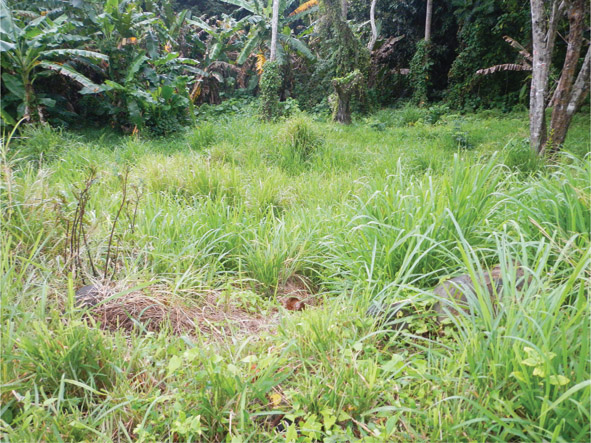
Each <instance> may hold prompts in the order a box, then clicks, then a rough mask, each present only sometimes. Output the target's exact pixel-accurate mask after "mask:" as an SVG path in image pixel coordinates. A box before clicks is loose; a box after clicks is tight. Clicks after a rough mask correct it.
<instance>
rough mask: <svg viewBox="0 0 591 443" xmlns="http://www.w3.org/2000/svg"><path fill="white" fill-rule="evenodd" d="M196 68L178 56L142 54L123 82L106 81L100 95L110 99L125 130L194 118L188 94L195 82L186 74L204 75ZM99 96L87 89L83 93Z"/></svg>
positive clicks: (115, 113)
mask: <svg viewBox="0 0 591 443" xmlns="http://www.w3.org/2000/svg"><path fill="white" fill-rule="evenodd" d="M196 64H197V62H196V61H195V60H191V59H184V58H181V57H180V56H179V54H178V53H168V54H167V55H166V56H164V57H161V58H158V59H150V58H149V57H148V56H147V55H146V54H145V53H143V52H140V54H139V55H137V56H136V58H135V59H134V60H133V61H132V62H131V64H130V65H129V68H128V69H127V71H126V73H125V77H124V79H123V80H122V81H120V82H116V81H114V80H105V83H104V84H103V85H101V87H100V90H99V92H101V93H104V94H105V95H106V96H107V97H108V99H109V100H108V102H109V103H110V105H109V111H108V112H109V114H110V115H111V116H112V118H113V119H114V122H116V123H118V124H119V126H120V127H122V128H124V129H125V128H126V127H127V125H128V124H131V125H132V126H136V127H137V128H143V127H145V126H146V125H151V124H154V123H155V122H154V120H155V119H159V118H161V117H162V116H163V115H166V114H170V115H173V116H187V117H189V118H190V117H192V116H193V113H192V103H191V100H190V99H189V91H188V86H189V83H190V80H191V79H190V77H188V76H186V75H183V74H182V72H185V71H189V72H193V73H195V74H203V71H201V70H200V69H199V68H197V67H196V66H195V65H196ZM95 92H96V91H94V90H88V89H86V88H85V89H83V90H82V91H81V93H83V94H84V93H88V94H93V93H95ZM187 111H190V112H187ZM127 129H129V128H127Z"/></svg>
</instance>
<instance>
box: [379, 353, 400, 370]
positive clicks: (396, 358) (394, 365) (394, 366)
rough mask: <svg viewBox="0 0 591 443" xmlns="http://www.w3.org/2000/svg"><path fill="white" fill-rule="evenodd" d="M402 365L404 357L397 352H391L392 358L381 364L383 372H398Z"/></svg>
mask: <svg viewBox="0 0 591 443" xmlns="http://www.w3.org/2000/svg"><path fill="white" fill-rule="evenodd" d="M402 366H404V358H402V356H400V355H398V354H393V355H392V359H391V360H389V361H387V362H386V363H385V364H383V365H382V371H384V372H398V371H399V370H400V368H402Z"/></svg>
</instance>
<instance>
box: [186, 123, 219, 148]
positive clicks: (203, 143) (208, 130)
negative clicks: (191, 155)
mask: <svg viewBox="0 0 591 443" xmlns="http://www.w3.org/2000/svg"><path fill="white" fill-rule="evenodd" d="M217 140H218V133H217V131H216V128H215V126H214V125H213V124H212V123H209V122H205V123H202V124H200V125H198V126H196V127H194V128H192V129H191V130H190V131H189V133H188V135H187V142H188V143H189V147H190V148H191V149H193V150H196V151H199V150H201V149H204V148H208V147H209V146H211V145H212V144H214V142H216V141H217Z"/></svg>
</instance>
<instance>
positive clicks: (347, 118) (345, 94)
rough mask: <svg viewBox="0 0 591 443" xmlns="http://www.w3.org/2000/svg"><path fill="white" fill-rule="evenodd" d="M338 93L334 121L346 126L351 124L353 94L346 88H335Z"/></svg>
mask: <svg viewBox="0 0 591 443" xmlns="http://www.w3.org/2000/svg"><path fill="white" fill-rule="evenodd" d="M335 89H336V91H337V110H336V113H335V116H334V121H336V122H338V123H343V124H344V125H350V124H351V92H350V91H347V90H346V88H338V87H337V88H335Z"/></svg>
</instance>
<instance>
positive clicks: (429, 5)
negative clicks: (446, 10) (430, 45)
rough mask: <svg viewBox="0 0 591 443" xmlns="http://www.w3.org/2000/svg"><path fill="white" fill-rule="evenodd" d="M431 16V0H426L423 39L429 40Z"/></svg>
mask: <svg viewBox="0 0 591 443" xmlns="http://www.w3.org/2000/svg"><path fill="white" fill-rule="evenodd" d="M432 17H433V0H427V18H426V19H425V41H426V42H429V41H431V19H432Z"/></svg>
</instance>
